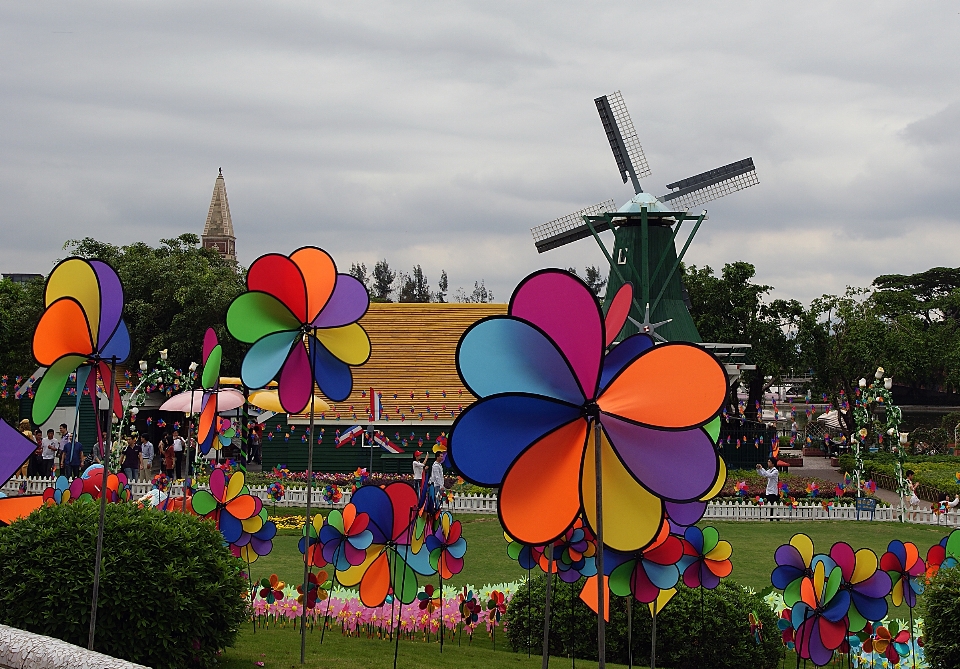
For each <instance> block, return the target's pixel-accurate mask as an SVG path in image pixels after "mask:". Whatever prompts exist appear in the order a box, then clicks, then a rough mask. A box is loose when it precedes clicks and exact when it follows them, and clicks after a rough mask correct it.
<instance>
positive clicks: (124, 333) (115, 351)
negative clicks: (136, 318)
mask: <svg viewBox="0 0 960 669" xmlns="http://www.w3.org/2000/svg"><path fill="white" fill-rule="evenodd" d="M129 356H130V332H129V331H128V330H127V324H126V323H124V322H123V319H121V320H120V322H119V323H118V324H117V329H116V331H115V332H114V333H113V334H112V335H111V336H110V339H109V340H108V341H107V343H106V344H104V345H103V348H102V349H101V350H100V357H101V358H106V359H108V360H109V359H110V358H116V359H117V362H118V363H120V362H123V361H124V360H126V359H127V358H128V357H129Z"/></svg>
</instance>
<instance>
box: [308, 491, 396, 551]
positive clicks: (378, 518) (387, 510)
mask: <svg viewBox="0 0 960 669" xmlns="http://www.w3.org/2000/svg"><path fill="white" fill-rule="evenodd" d="M408 487H409V486H408ZM350 501H351V503H352V504H354V505H355V506H356V507H357V512H358V513H366V514H367V515H368V516H369V517H370V522H369V524H368V525H367V529H369V530H370V531H371V532H373V542H374V545H377V544H385V543H387V542H388V541H391V540H392V534H393V509H392V505H391V503H390V498H389V497H387V493H386V492H384V490H383V488H381V487H379V486H372V485H367V486H363V487H361V488H359V489H358V490H357V492H355V493H353V497H351V498H350ZM330 515H333V512H331V514H330ZM327 522H330V519H329V517H328V519H327Z"/></svg>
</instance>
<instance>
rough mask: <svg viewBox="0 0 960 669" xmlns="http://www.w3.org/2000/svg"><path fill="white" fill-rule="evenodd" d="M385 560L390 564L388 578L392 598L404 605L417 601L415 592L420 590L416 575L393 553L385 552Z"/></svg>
mask: <svg viewBox="0 0 960 669" xmlns="http://www.w3.org/2000/svg"><path fill="white" fill-rule="evenodd" d="M387 559H388V560H390V563H391V564H390V576H391V580H392V581H393V583H391V585H392V586H393V592H394V596H397V597H399V598H400V601H401V602H402V603H404V604H412V603H413V602H414V601H415V600H416V599H417V590H419V589H420V586H419V585H418V584H417V573H416V572H415V571H414V570H413V569H412V568H411V567H410V565H408V564H407V563H406V562H404V561H403V558H401V557H400V556H399V555H397V553H396V552H395V551H392V550H391V551H387Z"/></svg>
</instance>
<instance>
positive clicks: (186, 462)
mask: <svg viewBox="0 0 960 669" xmlns="http://www.w3.org/2000/svg"><path fill="white" fill-rule="evenodd" d="M195 373H196V372H195V371H193V370H191V371H190V375H191V383H190V413H189V414H188V415H187V443H186V447H185V450H186V453H184V458H183V459H184V465H185V466H186V468H187V471H186V472H185V473H184V478H183V485H182V486H181V491H182V492H183V505H182V506H181V507H180V510H181V511H183V512H184V513H186V512H187V488H188V486H187V481H189V480H191V479H190V462H191V460H190V432H191V431H192V429H193V382H192V376H193V374H195ZM214 422H216V417H214ZM214 430H216V425H214ZM213 438H214V439H216V438H217V436H216V435H214V437H213ZM199 448H200V444H197V449H198V450H199ZM171 492H172V491H171ZM249 574H250V571H249V569H248V570H247V575H249ZM251 578H252V577H251ZM251 601H252V600H251ZM254 629H256V628H254Z"/></svg>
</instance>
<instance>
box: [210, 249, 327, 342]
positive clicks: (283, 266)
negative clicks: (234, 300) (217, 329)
mask: <svg viewBox="0 0 960 669" xmlns="http://www.w3.org/2000/svg"><path fill="white" fill-rule="evenodd" d="M247 288H248V289H249V290H250V291H251V293H247V294H252V292H253V291H261V292H263V293H265V294H267V295H270V296H272V297H273V298H275V299H276V300H277V301H278V302H279V303H281V304H282V305H284V306H285V307H286V308H287V310H289V311H290V313H291V314H292V315H293V317H294V318H296V319H297V322H298V323H306V322H308V319H307V287H306V285H305V283H304V278H303V274H302V272H301V270H300V268H299V267H297V264H296V263H294V262H293V260H291V259H290V258H288V257H286V256H282V255H280V254H277V253H269V254H267V255H263V256H260V257H259V258H257V259H256V260H255V261H254V262H253V264H252V265H250V269H249V270H248V271H247ZM231 308H232V305H231ZM229 319H230V315H229V312H228V314H227V327H228V328H229V327H230V320H229ZM231 331H232V328H231ZM234 336H235V337H236V336H237V335H236V334H234ZM261 336H262V335H261ZM238 339H239V337H238ZM241 341H244V340H242V339H241Z"/></svg>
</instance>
